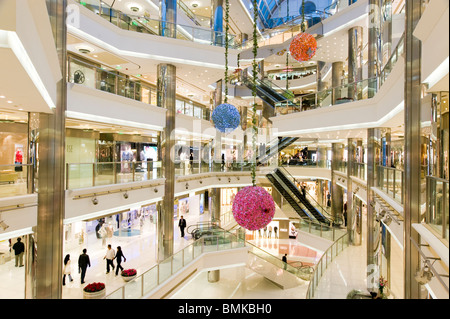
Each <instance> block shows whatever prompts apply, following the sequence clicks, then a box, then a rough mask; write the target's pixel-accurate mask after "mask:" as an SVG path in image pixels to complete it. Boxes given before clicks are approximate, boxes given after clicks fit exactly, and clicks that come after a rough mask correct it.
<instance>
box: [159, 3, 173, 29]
mask: <svg viewBox="0 0 450 319" xmlns="http://www.w3.org/2000/svg"><path fill="white" fill-rule="evenodd" d="M159 16H160V20H161V22H160V25H159V35H160V36H163V37H168V38H176V37H177V0H161V1H160V7H159Z"/></svg>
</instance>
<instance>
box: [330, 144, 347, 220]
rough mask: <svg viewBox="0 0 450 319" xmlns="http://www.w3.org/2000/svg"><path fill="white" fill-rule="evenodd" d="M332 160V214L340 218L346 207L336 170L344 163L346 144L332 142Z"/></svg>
mask: <svg viewBox="0 0 450 319" xmlns="http://www.w3.org/2000/svg"><path fill="white" fill-rule="evenodd" d="M331 152H332V160H331V192H330V193H331V216H332V217H333V219H334V220H339V219H340V218H341V216H342V211H343V209H344V203H343V202H342V201H343V191H342V187H341V186H339V185H338V184H337V183H336V178H335V174H334V172H335V171H338V170H339V167H340V166H341V165H342V163H343V159H344V144H342V143H332V144H331Z"/></svg>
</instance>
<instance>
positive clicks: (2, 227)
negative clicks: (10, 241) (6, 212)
mask: <svg viewBox="0 0 450 319" xmlns="http://www.w3.org/2000/svg"><path fill="white" fill-rule="evenodd" d="M0 228H1V229H2V230H3V231H5V230H7V229H8V228H9V225H7V224H6V223H5V222H4V221H3V220H0Z"/></svg>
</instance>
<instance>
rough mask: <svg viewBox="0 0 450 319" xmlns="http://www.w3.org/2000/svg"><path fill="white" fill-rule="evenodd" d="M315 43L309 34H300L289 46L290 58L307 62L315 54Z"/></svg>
mask: <svg viewBox="0 0 450 319" xmlns="http://www.w3.org/2000/svg"><path fill="white" fill-rule="evenodd" d="M316 50H317V41H316V39H315V38H314V37H313V36H312V35H311V34H309V33H300V34H297V35H296V36H295V38H294V39H292V41H291V45H290V46H289V52H290V53H291V56H292V57H293V58H294V59H295V60H297V61H299V62H301V61H308V60H311V58H312V57H313V56H314V55H315V54H316Z"/></svg>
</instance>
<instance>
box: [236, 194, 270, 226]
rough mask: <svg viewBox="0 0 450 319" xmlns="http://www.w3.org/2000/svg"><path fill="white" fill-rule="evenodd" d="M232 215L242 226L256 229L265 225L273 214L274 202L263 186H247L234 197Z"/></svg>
mask: <svg viewBox="0 0 450 319" xmlns="http://www.w3.org/2000/svg"><path fill="white" fill-rule="evenodd" d="M232 211H233V217H234V219H235V221H236V222H237V223H238V224H239V225H240V226H241V227H243V228H245V229H248V230H258V229H262V228H264V227H266V226H267V225H268V224H269V223H270V222H271V221H272V219H273V216H274V215H275V202H274V201H273V198H272V195H270V194H269V193H268V192H267V191H266V190H265V189H264V188H262V187H259V186H247V187H244V188H242V189H241V190H240V191H239V192H238V193H237V194H236V196H235V197H234V201H233V206H232Z"/></svg>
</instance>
